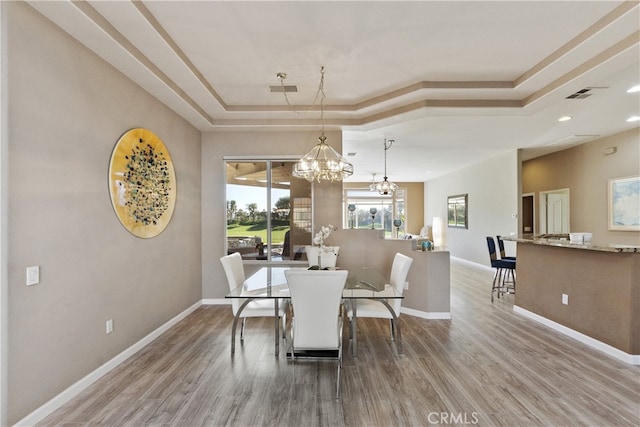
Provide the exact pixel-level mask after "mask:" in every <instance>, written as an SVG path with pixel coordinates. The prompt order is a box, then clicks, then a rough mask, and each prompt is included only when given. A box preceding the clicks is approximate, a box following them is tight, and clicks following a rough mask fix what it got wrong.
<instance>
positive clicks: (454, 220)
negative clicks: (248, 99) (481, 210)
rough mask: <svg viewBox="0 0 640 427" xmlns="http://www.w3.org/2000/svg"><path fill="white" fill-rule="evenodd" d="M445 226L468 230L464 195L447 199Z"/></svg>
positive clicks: (465, 197) (465, 196)
mask: <svg viewBox="0 0 640 427" xmlns="http://www.w3.org/2000/svg"><path fill="white" fill-rule="evenodd" d="M447 226H448V227H450V228H469V227H468V224H467V195H466V194H459V195H457V196H449V197H447Z"/></svg>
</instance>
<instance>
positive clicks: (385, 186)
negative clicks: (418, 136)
mask: <svg viewBox="0 0 640 427" xmlns="http://www.w3.org/2000/svg"><path fill="white" fill-rule="evenodd" d="M394 142H395V141H394V140H393V139H389V140H387V138H385V139H384V179H383V180H382V181H380V182H378V183H376V184H371V185H370V186H369V189H370V190H371V191H377V192H378V193H380V194H381V195H383V196H390V195H392V194H393V192H394V191H396V190H397V189H398V186H397V185H396V184H394V183H393V182H389V179H388V178H387V150H388V149H389V148H391V146H392V145H393V143H394Z"/></svg>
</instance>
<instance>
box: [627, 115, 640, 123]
mask: <svg viewBox="0 0 640 427" xmlns="http://www.w3.org/2000/svg"><path fill="white" fill-rule="evenodd" d="M639 120H640V116H631V117H629V118H628V119H627V121H628V122H637V121H639Z"/></svg>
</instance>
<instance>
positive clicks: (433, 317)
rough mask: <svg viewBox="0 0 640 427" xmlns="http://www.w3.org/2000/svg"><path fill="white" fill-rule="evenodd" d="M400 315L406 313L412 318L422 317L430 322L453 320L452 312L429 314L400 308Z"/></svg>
mask: <svg viewBox="0 0 640 427" xmlns="http://www.w3.org/2000/svg"><path fill="white" fill-rule="evenodd" d="M400 313H405V314H408V315H410V316H415V317H420V318H422V319H428V320H448V319H451V313H450V312H433V311H431V312H429V311H420V310H414V309H413V308H406V307H400Z"/></svg>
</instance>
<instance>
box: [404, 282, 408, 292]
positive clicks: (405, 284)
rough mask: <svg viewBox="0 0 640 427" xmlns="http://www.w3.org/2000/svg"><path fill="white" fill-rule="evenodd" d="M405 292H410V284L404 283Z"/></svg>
mask: <svg viewBox="0 0 640 427" xmlns="http://www.w3.org/2000/svg"><path fill="white" fill-rule="evenodd" d="M404 290H405V291H408V290H409V282H404Z"/></svg>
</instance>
